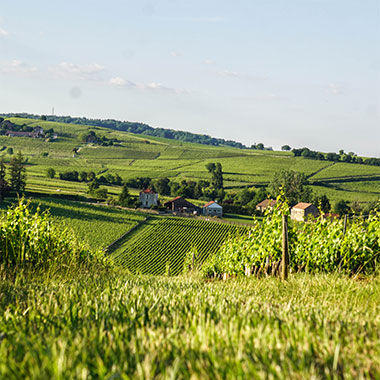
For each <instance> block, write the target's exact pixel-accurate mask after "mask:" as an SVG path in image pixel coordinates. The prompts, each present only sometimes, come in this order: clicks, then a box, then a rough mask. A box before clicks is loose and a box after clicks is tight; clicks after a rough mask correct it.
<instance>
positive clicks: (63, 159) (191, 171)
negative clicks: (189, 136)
mask: <svg viewBox="0 0 380 380" xmlns="http://www.w3.org/2000/svg"><path fill="white" fill-rule="evenodd" d="M8 120H10V121H11V122H12V123H14V124H16V125H26V126H30V127H35V126H37V125H40V126H42V127H43V128H44V129H45V130H46V129H50V128H53V129H54V132H55V133H57V134H58V138H57V139H56V140H52V141H50V142H48V141H45V140H42V139H32V138H27V137H8V136H4V135H3V136H0V149H1V152H0V155H2V156H3V157H4V159H5V160H6V161H7V160H9V159H10V157H11V156H10V155H9V154H8V153H7V152H8V148H12V149H13V151H14V152H17V151H21V152H22V153H23V155H24V156H25V157H26V158H27V160H28V164H27V175H28V183H27V190H29V191H34V192H49V193H53V194H54V193H55V194H56V193H69V194H79V195H86V190H87V186H86V184H84V183H73V182H69V181H62V180H59V179H56V178H55V179H49V178H46V170H47V168H49V167H53V168H54V169H55V170H56V171H57V172H58V173H59V172H62V171H65V170H77V171H83V170H86V171H89V170H92V171H94V172H95V173H96V174H100V173H112V174H115V173H118V174H119V175H120V176H121V177H122V178H123V179H129V178H135V177H151V178H160V177H168V178H170V179H173V180H175V181H181V180H182V179H193V180H200V179H209V173H208V172H207V170H206V168H205V165H206V164H207V163H209V162H220V163H221V164H222V166H223V173H224V184H225V187H226V189H227V190H234V189H239V188H242V187H250V186H256V187H260V186H264V185H266V184H268V182H269V181H270V180H271V178H272V176H273V174H274V173H275V172H276V171H278V170H280V169H292V170H296V171H300V172H304V173H305V174H306V175H307V176H308V178H309V182H310V184H311V186H312V188H313V190H314V191H315V193H317V194H326V195H328V197H329V198H330V199H331V200H338V199H346V200H348V201H353V200H357V201H360V202H368V201H374V200H377V199H379V197H380V167H378V166H369V165H362V164H352V163H343V162H339V163H332V162H329V161H317V160H311V159H307V158H304V157H294V156H293V154H292V153H290V152H283V151H266V150H263V151H260V150H250V149H238V148H232V147H227V146H223V147H213V146H208V145H202V144H195V143H189V142H181V141H177V140H173V139H166V138H162V137H155V136H145V135H142V134H133V133H129V132H123V131H115V130H111V129H108V128H102V127H97V126H88V125H75V124H67V123H57V122H51V121H43V120H36V119H27V118H20V117H14V118H9V119H8ZM91 131H92V132H94V133H95V134H96V135H97V136H99V137H103V136H104V137H105V138H106V139H109V140H113V141H115V143H114V144H113V145H112V146H100V145H97V144H93V143H83V142H81V140H80V136H81V134H83V133H89V132H91ZM74 149H75V150H76V151H77V153H76V154H74V152H73V150H74ZM119 191H120V190H119V187H109V193H110V194H111V195H112V194H113V195H116V194H118V192H119Z"/></svg>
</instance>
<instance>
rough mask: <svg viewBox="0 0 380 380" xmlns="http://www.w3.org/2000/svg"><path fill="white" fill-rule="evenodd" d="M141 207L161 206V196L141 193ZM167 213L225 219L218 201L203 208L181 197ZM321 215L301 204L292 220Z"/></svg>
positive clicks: (268, 202) (270, 204) (268, 206)
mask: <svg viewBox="0 0 380 380" xmlns="http://www.w3.org/2000/svg"><path fill="white" fill-rule="evenodd" d="M139 201H140V207H141V208H144V209H151V208H154V207H157V206H159V204H160V200H159V194H158V193H156V192H155V191H153V190H151V189H145V190H142V191H140V194H139ZM276 203H277V202H276V200H275V199H265V200H263V201H262V202H260V203H258V204H257V205H256V210H257V211H258V212H260V213H261V214H262V215H264V213H265V212H267V211H271V210H272V209H273V208H274V207H275V205H276ZM163 205H164V207H165V208H166V212H169V213H172V214H173V215H176V216H206V217H215V218H222V217H223V207H222V206H221V205H219V204H218V202H217V201H209V202H207V203H206V204H204V205H203V206H196V205H194V204H193V203H191V202H189V201H188V200H186V199H185V198H183V197H181V196H177V197H175V198H173V199H171V200H169V201H166V202H165V203H164V204H163ZM319 215H320V211H319V210H318V208H317V207H316V206H315V205H314V204H312V203H307V202H299V203H297V204H296V205H295V206H293V207H292V208H291V209H290V218H291V220H294V221H298V222H304V221H307V220H312V219H314V218H317V217H318V216H319ZM324 217H328V218H338V217H339V215H338V214H332V213H326V214H324Z"/></svg>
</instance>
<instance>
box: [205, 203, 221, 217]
mask: <svg viewBox="0 0 380 380" xmlns="http://www.w3.org/2000/svg"><path fill="white" fill-rule="evenodd" d="M202 213H203V215H207V216H218V217H222V216H223V207H222V206H220V205H218V204H217V203H216V202H214V201H211V202H208V203H206V204H205V205H204V206H203V208H202Z"/></svg>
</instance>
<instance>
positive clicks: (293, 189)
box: [269, 170, 312, 205]
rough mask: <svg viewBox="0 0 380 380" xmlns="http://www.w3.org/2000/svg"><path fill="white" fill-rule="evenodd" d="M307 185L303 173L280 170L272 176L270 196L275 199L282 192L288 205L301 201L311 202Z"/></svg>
mask: <svg viewBox="0 0 380 380" xmlns="http://www.w3.org/2000/svg"><path fill="white" fill-rule="evenodd" d="M307 184H308V182H307V177H306V175H305V174H304V173H299V172H296V171H293V170H281V171H279V172H277V173H275V175H274V176H273V179H272V181H271V183H270V185H269V191H270V193H271V194H272V196H274V197H277V196H278V195H279V194H280V192H281V190H282V191H283V192H284V195H285V196H286V198H287V199H288V201H289V203H290V205H294V204H296V203H298V202H301V201H303V202H309V201H310V200H311V195H312V194H311V189H310V188H308V187H307V186H306V185H307Z"/></svg>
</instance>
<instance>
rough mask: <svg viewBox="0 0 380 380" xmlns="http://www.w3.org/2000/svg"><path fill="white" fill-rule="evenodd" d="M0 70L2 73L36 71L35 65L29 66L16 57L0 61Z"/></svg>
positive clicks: (31, 72)
mask: <svg viewBox="0 0 380 380" xmlns="http://www.w3.org/2000/svg"><path fill="white" fill-rule="evenodd" d="M0 71H1V72H3V73H13V74H23V75H28V74H33V73H36V72H37V67H35V66H31V65H29V64H27V63H25V62H23V61H20V60H18V59H14V60H12V61H7V62H2V63H0Z"/></svg>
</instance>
